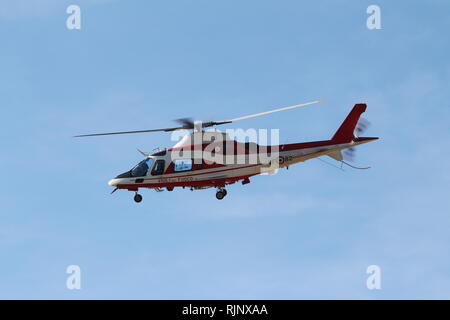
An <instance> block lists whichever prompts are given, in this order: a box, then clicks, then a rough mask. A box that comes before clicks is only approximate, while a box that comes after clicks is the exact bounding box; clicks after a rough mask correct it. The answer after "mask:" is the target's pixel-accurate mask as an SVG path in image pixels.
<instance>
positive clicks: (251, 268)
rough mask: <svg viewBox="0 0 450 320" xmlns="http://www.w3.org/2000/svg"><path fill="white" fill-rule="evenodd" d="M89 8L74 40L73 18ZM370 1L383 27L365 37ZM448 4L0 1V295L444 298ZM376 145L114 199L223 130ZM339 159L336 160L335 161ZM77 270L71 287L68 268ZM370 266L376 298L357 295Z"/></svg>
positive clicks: (447, 278) (448, 213)
mask: <svg viewBox="0 0 450 320" xmlns="http://www.w3.org/2000/svg"><path fill="white" fill-rule="evenodd" d="M69 4H78V5H79V6H80V7H81V10H82V11H81V19H82V21H81V30H72V31H70V30H68V29H67V28H66V19H67V17H68V15H67V14H66V8H67V6H68V5H69ZM371 4H377V5H379V6H380V7H381V19H382V20H381V22H382V30H369V29H368V28H367V27H366V19H367V17H368V15H367V14H366V9H367V7H368V6H369V5H371ZM449 12H450V3H449V2H448V1H444V0H442V1H437V0H435V1H356V0H353V1H349V0H347V1H343V0H342V1H335V0H333V1H331V0H329V1H325V0H321V1H297V0H295V1H294V0H292V1H285V0H283V1H266V0H257V1H256V0H249V1H234V0H233V1H229V0H227V1H224V0H214V1H211V0H191V1H170V2H169V1H144V0H141V1H138V0H135V1H120V0H110V1H108V0H103V1H101V0H98V1H93V0H92V1H88V0H78V1H62V0H15V1H13V0H9V1H8V0H0V110H1V126H0V146H1V148H0V150H1V151H0V167H1V172H2V179H1V183H0V199H1V202H0V298H44V299H46V298H61V299H79V298H83V299H92V298H125V299H128V298H138V299H140V298H150V299H166V298H167V299H171V298H181V299H184V298H198V299H215V298H235V299H241V298H245V299H253V298H255V299H259V298H261V299H315V298H331V299H340V298H344V299H346V298H355V299H381V298H385V299H396V298H447V299H448V298H450V256H449V244H450V210H449V209H450V203H449V184H450V173H449V172H450V165H449V158H450V151H449V150H450V148H449V147H450V146H449V141H450V140H449V139H450V130H449V119H450V106H449V101H450V63H449V58H448V54H449V49H450V38H449V31H450V20H449V19H448V14H449ZM315 99H325V100H327V102H326V103H323V104H318V105H314V106H309V107H305V108H304V109H301V110H291V111H286V112H282V113H278V114H274V115H271V116H266V117H261V118H257V119H251V120H246V121H242V122H240V123H239V124H238V125H239V126H241V127H243V128H279V129H280V130H281V132H280V134H281V138H280V139H281V142H283V143H285V142H299V141H310V140H321V139H328V138H330V137H331V135H332V134H333V133H334V131H335V130H336V128H337V127H338V126H339V124H340V123H341V121H342V120H343V119H344V117H345V116H346V115H347V113H348V111H349V110H350V109H351V107H352V106H353V105H354V104H355V103H360V102H364V103H367V104H368V109H367V112H366V114H365V115H364V116H365V117H366V118H368V119H369V120H370V121H371V123H372V126H371V127H370V129H369V130H368V132H367V133H366V135H368V136H379V137H381V140H379V141H376V142H373V143H370V144H367V145H364V146H361V147H359V148H358V154H357V158H356V164H358V165H361V166H366V165H371V166H372V169H370V170H366V171H355V170H351V169H346V171H345V172H342V171H340V170H337V169H336V168H333V167H331V166H328V165H326V164H324V163H322V162H320V161H318V160H311V161H308V162H306V163H303V164H298V165H295V166H292V167H290V169H289V171H286V170H280V172H279V173H278V174H276V175H273V176H259V177H255V178H253V179H251V180H252V182H251V183H250V184H248V185H246V186H242V185H240V184H236V185H232V186H230V187H229V188H228V196H227V197H226V198H225V199H224V200H222V201H218V200H216V199H215V196H214V193H215V191H214V189H208V190H204V191H194V192H190V191H189V190H181V189H179V190H175V191H174V192H172V193H169V192H162V193H156V192H154V191H153V190H143V191H142V195H143V197H144V200H143V202H142V203H140V204H136V203H134V202H133V199H132V197H133V193H130V192H127V191H119V192H116V193H114V194H113V195H110V192H111V187H110V186H108V185H107V181H108V180H109V179H110V178H112V177H114V176H115V175H117V174H119V173H121V172H124V171H126V170H128V169H129V168H131V166H133V165H134V164H135V163H137V162H138V161H140V160H141V159H142V155H140V154H139V153H138V152H137V151H136V148H140V149H142V150H145V151H151V150H152V149H153V148H156V147H158V146H160V147H170V146H171V145H173V144H174V142H173V141H171V140H170V135H168V134H158V133H150V134H142V135H128V136H113V137H98V138H89V139H79V140H76V139H73V138H71V136H73V135H76V134H81V133H89V132H98V131H100V132H101V131H115V130H133V129H134V130H138V129H145V128H158V127H166V126H171V125H172V124H173V123H172V122H171V120H172V119H176V118H180V117H186V116H192V117H194V118H197V119H198V118H212V119H215V120H221V119H227V118H232V117H237V116H240V115H245V114H249V113H256V112H260V111H265V110H268V109H270V108H275V107H283V106H289V105H293V104H298V103H303V102H307V101H312V100H315ZM330 161H332V160H331V159H330ZM72 264H75V265H79V266H80V267H81V273H82V274H81V276H82V278H81V286H82V289H81V290H78V291H77V290H68V289H67V288H66V279H67V277H68V275H67V274H66V268H67V266H69V265H72ZM369 265H378V266H380V268H381V272H382V289H381V290H368V289H367V288H366V279H367V277H368V275H367V274H366V269H367V267H368V266H369Z"/></svg>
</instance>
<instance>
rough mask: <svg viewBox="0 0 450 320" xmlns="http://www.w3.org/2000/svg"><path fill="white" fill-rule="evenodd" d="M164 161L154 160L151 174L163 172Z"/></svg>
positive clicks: (155, 174)
mask: <svg viewBox="0 0 450 320" xmlns="http://www.w3.org/2000/svg"><path fill="white" fill-rule="evenodd" d="M165 166H166V162H165V161H164V160H156V161H155V165H154V166H153V169H152V176H158V175H161V174H163V173H164V167H165Z"/></svg>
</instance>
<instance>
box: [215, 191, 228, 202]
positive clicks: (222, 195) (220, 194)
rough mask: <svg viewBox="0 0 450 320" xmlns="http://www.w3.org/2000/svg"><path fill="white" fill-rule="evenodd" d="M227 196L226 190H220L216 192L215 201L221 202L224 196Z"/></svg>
mask: <svg viewBox="0 0 450 320" xmlns="http://www.w3.org/2000/svg"><path fill="white" fill-rule="evenodd" d="M226 195H227V190H225V189H223V188H220V189H219V190H217V192H216V198H217V200H222V199H223V198H225V196H226Z"/></svg>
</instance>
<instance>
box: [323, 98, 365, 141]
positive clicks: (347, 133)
mask: <svg viewBox="0 0 450 320" xmlns="http://www.w3.org/2000/svg"><path fill="white" fill-rule="evenodd" d="M366 108H367V105H366V104H365V103H360V104H355V106H354V107H353V109H352V111H350V113H349V114H348V116H347V118H345V120H344V122H342V124H341V126H340V127H339V129H338V130H337V131H336V133H335V134H334V136H333V138H331V140H333V141H336V142H350V141H352V140H353V139H354V138H355V135H354V133H353V132H354V131H355V127H356V124H357V123H358V120H359V117H360V116H361V114H362V113H363V112H364V111H366Z"/></svg>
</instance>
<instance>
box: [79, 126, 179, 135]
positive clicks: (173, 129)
mask: <svg viewBox="0 0 450 320" xmlns="http://www.w3.org/2000/svg"><path fill="white" fill-rule="evenodd" d="M180 129H186V128H185V127H176V128H164V129H151V130H137V131H119V132H105V133H92V134H82V135H79V136H74V138H81V137H95V136H110V135H113V134H129V133H143V132H158V131H166V132H168V131H175V130H180Z"/></svg>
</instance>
